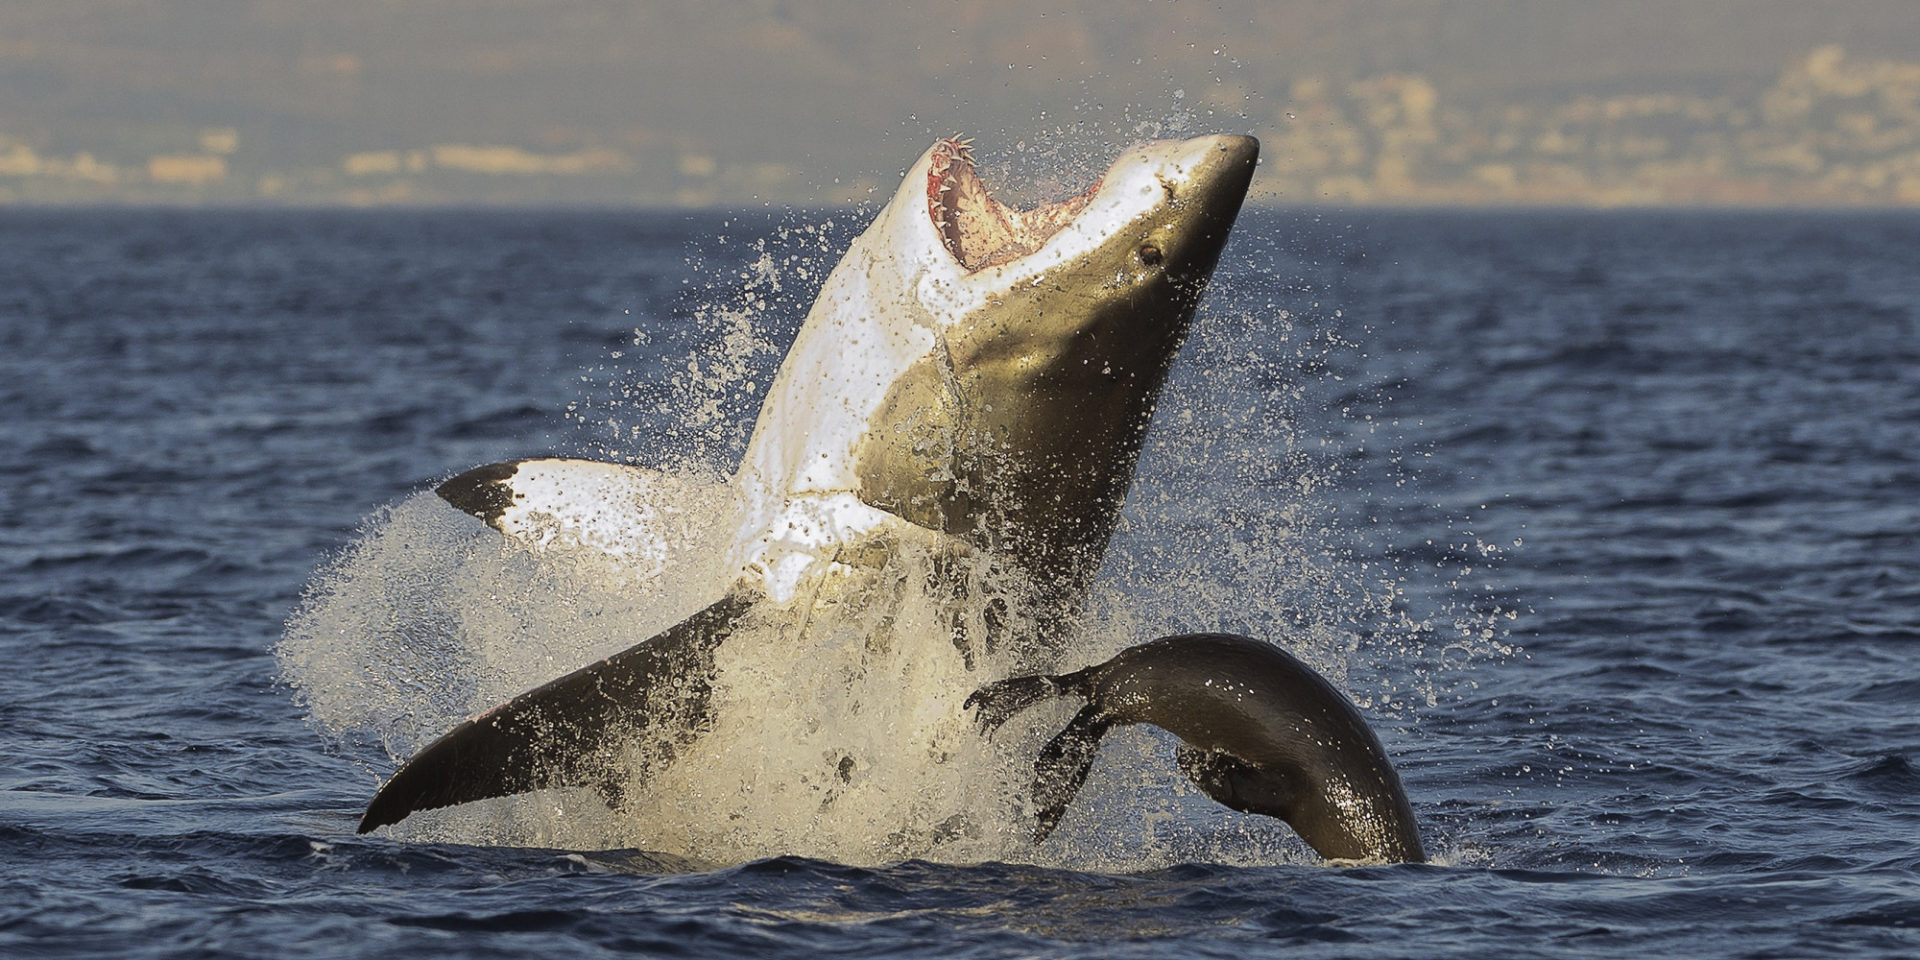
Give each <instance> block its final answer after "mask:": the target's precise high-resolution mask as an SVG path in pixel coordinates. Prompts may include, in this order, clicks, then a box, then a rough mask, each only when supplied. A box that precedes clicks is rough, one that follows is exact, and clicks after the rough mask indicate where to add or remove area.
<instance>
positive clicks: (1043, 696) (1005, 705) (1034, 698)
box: [961, 676, 1062, 734]
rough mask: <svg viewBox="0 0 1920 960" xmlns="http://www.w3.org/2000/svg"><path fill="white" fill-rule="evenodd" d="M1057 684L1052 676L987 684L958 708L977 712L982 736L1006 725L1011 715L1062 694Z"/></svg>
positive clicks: (971, 694) (975, 719)
mask: <svg viewBox="0 0 1920 960" xmlns="http://www.w3.org/2000/svg"><path fill="white" fill-rule="evenodd" d="M1061 692H1062V691H1061V689H1060V683H1059V681H1058V680H1057V679H1056V678H1054V677H1045V676H1038V677H1014V678H1013V679H1011V680H1001V681H999V682H997V683H989V684H987V685H986V686H984V687H981V688H980V689H978V690H975V691H974V692H972V693H970V694H968V695H967V702H966V703H964V704H962V705H961V709H963V710H978V711H979V714H978V715H977V716H975V717H974V722H975V723H978V724H979V725H980V732H981V733H988V734H990V733H992V732H993V731H995V730H997V729H999V728H1000V725H1001V724H1003V723H1006V722H1007V721H1008V720H1009V719H1011V718H1012V717H1013V715H1014V714H1016V713H1019V712H1020V711H1022V710H1025V709H1026V708H1028V707H1031V706H1033V705H1034V704H1036V703H1039V702H1040V701H1042V700H1049V699H1052V698H1054V697H1057V696H1059V695H1060V694H1061Z"/></svg>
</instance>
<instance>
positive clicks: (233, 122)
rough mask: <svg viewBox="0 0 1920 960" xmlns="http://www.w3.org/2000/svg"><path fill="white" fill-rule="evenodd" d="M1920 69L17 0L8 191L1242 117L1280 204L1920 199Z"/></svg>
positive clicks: (1129, 13) (1336, 37)
mask: <svg viewBox="0 0 1920 960" xmlns="http://www.w3.org/2000/svg"><path fill="white" fill-rule="evenodd" d="M1909 61H1920V15H1916V11H1915V7H1914V6H1913V4H1912V3H1911V2H1910V0H1828V2H1821V3H1808V2H1803V0H1686V2H1676V0H1658V2H1655V0H1583V2H1582V3H1579V4H1545V3H1538V2H1531V0H1467V2H1435V0H1344V2H1339V3H1324V2H1302V0H1285V2H1258V0H1223V2H1216V3H1201V2H1197V0H1182V2H1169V0H1159V2H1137V3H1114V2H1111V0H1102V2H1098V3H1096V2H1055V3H1047V2H1008V0H990V2H980V3H971V4H948V3H925V4H911V3H904V4H903V3H885V2H877V0H858V2H842V3H835V4H830V5H829V4H812V3H802V2H797V0H796V2H790V3H789V2H774V0H761V2H750V0H718V2H709V3H703V4H674V3H665V2H640V3H634V2H616V0H543V2H539V3H527V2H516V0H408V2H406V3H393V2H388V0H332V2H329V3H325V4H316V3H308V2H300V0H227V2H209V0H177V2H165V3H156V2H152V0H89V2H84V3H73V2H67V0H57V2H56V0H8V2H7V3H5V4H0V202H30V203H66V202H162V203H201V202H216V203H256V202H269V203H284V202H293V203H323V204H338V203H347V204H387V203H554V202H560V203H595V204H602V203H616V204H655V205H659V204H683V205H704V204H743V203H755V202H763V201H769V200H772V201H778V202H782V203H820V202H844V201H848V200H858V199H862V198H866V197H869V196H871V191H873V190H875V189H877V188H879V187H880V185H882V184H887V185H889V186H890V183H889V182H890V181H891V180H892V178H893V177H894V176H895V175H896V173H897V171H898V170H899V169H900V168H901V167H902V166H904V165H905V163H906V162H907V161H908V160H910V159H911V158H912V156H914V155H915V154H917V153H918V151H919V150H920V149H921V148H922V147H923V146H924V144H925V142H926V141H927V139H928V138H929V136H931V135H932V134H934V133H948V132H953V131H955V130H965V131H969V132H979V133H982V134H984V135H985V139H984V141H983V144H982V146H983V154H984V155H985V156H986V157H987V158H988V160H989V161H993V160H996V159H998V160H1001V161H1003V162H1005V163H1010V164H1012V165H1014V166H1015V167H1016V168H1019V169H1029V170H1030V169H1032V168H1044V167H1045V166H1046V164H1047V163H1049V162H1053V163H1055V164H1056V165H1065V166H1071V165H1072V164H1069V163H1065V162H1064V161H1053V160H1050V159H1049V157H1050V155H1049V154H1048V153H1047V152H1046V149H1065V150H1067V151H1068V152H1069V153H1078V152H1097V151H1098V149H1100V147H1101V144H1103V143H1105V142H1111V141H1116V140H1125V139H1131V138H1133V137H1137V136H1142V135H1155V134H1175V133H1181V132H1186V131H1192V130H1200V129H1225V130H1246V131H1251V132H1255V133H1258V134H1260V135H1261V136H1263V137H1264V138H1266V139H1267V140H1268V141H1269V149H1268V151H1267V156H1268V159H1269V162H1268V164H1267V166H1266V168H1265V171H1264V173H1263V177H1262V184H1263V187H1264V188H1265V189H1266V190H1267V191H1269V193H1270V194H1277V195H1278V197H1279V199H1280V200H1281V201H1282V202H1293V203H1318V202H1333V203H1486V202H1494V203H1581V204H1616V203H1631V204H1658V203H1676V202H1677V203H1734V204H1747V203H1816V204H1827V203H1841V204H1880V203H1915V202H1920V201H1917V200H1916V199H1915V198H1914V191H1916V190H1920V182H1916V181H1914V180H1913V177H1914V176H1916V174H1915V172H1914V170H1913V164H1914V160H1913V150H1914V149H1916V147H1915V145H1914V142H1913V139H1912V137H1913V131H1914V129H1915V125H1914V120H1913V116H1912V112H1913V111H1912V99H1911V96H1912V94H1911V91H1912V89H1913V82H1912V79H1911V75H1910V70H1911V67H1912V64H1911V63H1910V62H1909ZM1006 141H1011V143H1009V142H1006ZM1023 141H1030V142H1028V143H1027V145H1026V147H1025V148H1024V149H1022V148H1021V147H1020V146H1019V145H1020V143H1021V142H1023ZM1042 141H1045V142H1046V143H1047V144H1048V147H1047V148H1046V149H1039V148H1038V146H1039V144H1041V142H1042ZM1009 153H1011V154H1012V155H1008V154H1009Z"/></svg>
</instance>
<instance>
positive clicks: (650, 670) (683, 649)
mask: <svg viewBox="0 0 1920 960" xmlns="http://www.w3.org/2000/svg"><path fill="white" fill-rule="evenodd" d="M752 606H753V598H752V597H750V596H745V595H742V594H738V593H736V594H732V595H729V596H728V597H726V598H725V599H722V600H720V601H719V602H717V603H714V604H713V605H711V606H709V607H707V608H706V609H704V610H701V611H700V612H699V613H696V614H694V615H693V616H691V617H688V618H687V619H686V620H683V621H681V622H680V623H679V624H676V625H675V626H673V627H671V628H669V629H668V630H667V631H666V632H664V633H661V634H659V635H657V636H655V637H653V638H651V639H649V640H647V641H645V642H643V643H640V644H637V645H635V646H633V647H630V648H628V649H627V650H625V651H622V652H620V653H617V654H615V655H613V656H612V657H609V658H607V659H605V660H602V661H600V662H598V663H593V664H589V665H587V666H585V667H582V668H580V669H579V670H576V671H574V672H572V673H569V674H567V675H566V676H563V677H560V678H559V679H557V680H553V681H551V682H549V683H546V684H543V685H541V686H538V687H535V688H534V689H532V690H529V691H527V692H526V693H523V694H521V695H519V696H517V697H514V698H513V699H512V700H509V701H507V702H506V703H503V704H501V705H499V706H497V707H494V708H493V709H491V710H488V711H487V712H486V713H483V714H481V715H479V716H477V717H474V718H473V719H471V720H467V721H465V722H464V723H461V724H460V725H459V726H456V727H454V728H453V729H452V730H450V731H448V732H447V733H446V734H445V735H443V736H442V737H440V739H438V740H435V741H434V742H433V743H431V744H429V745H427V747H426V748H425V749H423V750H421V751H420V752H419V753H417V754H415V755H414V756H413V758H412V759H410V760H408V761H407V762H406V763H405V764H403V765H401V767H400V769H399V770H398V771H397V772H395V773H394V775H393V777H392V779H390V780H388V781H387V782H386V783H385V784H384V785H382V786H381V788H380V791H379V792H378V793H376V794H375V795H374V797H373V800H372V802H370V803H368V804H367V811H366V813H365V814H364V815H363V816H362V817H361V818H360V826H359V830H358V832H360V833H367V832H369V831H371V830H374V829H376V828H379V827H384V826H388V825H390V824H395V823H399V822H400V821H401V820H404V819H406V817H407V816H408V815H409V814H412V813H413V812H414V811H417V810H431V809H435V808H438V807H448V806H453V805H454V804H458V803H468V802H471V801H474V800H485V799H487V798H489V797H504V796H509V795H512V794H516V793H524V792H526V791H529V790H538V789H541V788H545V787H562V786H590V787H593V788H595V789H596V790H599V791H600V792H601V794H602V796H603V797H607V798H609V799H610V800H612V799H615V798H618V797H619V796H620V795H621V792H620V787H621V785H622V782H623V781H622V779H621V778H622V777H623V776H629V775H630V774H629V773H628V772H627V771H626V769H625V764H624V762H623V760H624V755H623V748H624V747H625V746H626V745H628V744H630V743H643V745H647V746H656V747H661V748H664V749H666V750H669V751H670V750H671V749H672V744H673V743H674V742H676V741H677V740H679V739H681V738H683V737H684V736H686V735H687V734H688V733H689V732H691V731H692V730H693V729H694V728H695V727H697V726H698V724H699V723H700V722H701V721H702V720H703V719H704V718H705V717H706V716H707V714H708V712H709V710H710V709H711V705H710V696H711V692H712V689H711V686H710V678H711V676H712V674H713V652H714V648H715V647H717V646H718V645H719V643H720V641H722V640H723V639H725V638H726V637H727V636H728V635H730V634H732V633H733V632H734V631H735V630H736V629H737V628H738V627H739V624H740V622H741V621H742V619H743V618H745V616H746V615H747V613H748V611H749V610H750V609H751V608H752Z"/></svg>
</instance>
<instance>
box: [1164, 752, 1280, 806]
mask: <svg viewBox="0 0 1920 960" xmlns="http://www.w3.org/2000/svg"><path fill="white" fill-rule="evenodd" d="M1174 761H1175V762H1176V763H1178V764H1179V766H1180V772H1181V773H1184V774H1186V775H1187V779H1189V780H1192V781H1193V783H1194V785H1195V786H1197V787H1199V788H1200V792H1202V793H1205V794H1206V795H1207V796H1208V797H1211V798H1213V801H1214V802H1215V803H1218V804H1220V805H1221V806H1223V807H1226V808H1228V809H1230V810H1238V811H1240V812H1241V813H1257V814H1260V815H1261V816H1266V817H1276V818H1278V819H1281V820H1285V821H1287V822H1289V823H1291V822H1292V821H1293V810H1294V807H1295V805H1296V804H1297V802H1298V800H1299V795H1300V790H1299V785H1298V784H1296V783H1292V782H1289V780H1288V779H1287V778H1286V777H1285V776H1283V775H1280V774H1277V773H1274V772H1271V771H1266V770H1262V769H1260V768H1259V767H1256V766H1254V765H1253V764H1251V763H1248V762H1247V761H1245V760H1242V759H1240V758H1239V757H1236V756H1234V755H1233V754H1231V753H1227V752H1226V751H1223V750H1197V749H1195V748H1193V747H1189V746H1186V745H1184V744H1182V745H1181V746H1180V747H1179V748H1178V749H1176V750H1175V751H1174Z"/></svg>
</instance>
